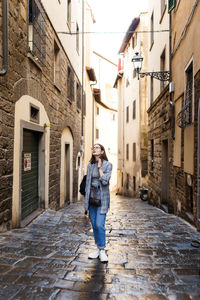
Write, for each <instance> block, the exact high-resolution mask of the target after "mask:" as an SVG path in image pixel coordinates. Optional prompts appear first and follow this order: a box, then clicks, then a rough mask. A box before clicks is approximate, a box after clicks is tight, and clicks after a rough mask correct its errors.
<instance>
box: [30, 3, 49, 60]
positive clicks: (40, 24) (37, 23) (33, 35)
mask: <svg viewBox="0 0 200 300" xmlns="http://www.w3.org/2000/svg"><path fill="white" fill-rule="evenodd" d="M44 14H45V12H44V9H43V6H42V5H41V2H40V1H39V0H38V1H37V2H36V0H29V15H28V20H29V24H28V47H29V52H30V53H31V54H32V55H33V56H34V57H35V58H36V59H37V60H38V61H39V62H40V63H41V64H44V62H45V56H46V32H45V27H46V24H45V17H44Z"/></svg>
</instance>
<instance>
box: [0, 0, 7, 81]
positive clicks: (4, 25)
mask: <svg viewBox="0 0 200 300" xmlns="http://www.w3.org/2000/svg"><path fill="white" fill-rule="evenodd" d="M2 34H3V63H2V67H3V68H2V70H0V76H4V75H5V74H6V73H7V71H8V0H2Z"/></svg>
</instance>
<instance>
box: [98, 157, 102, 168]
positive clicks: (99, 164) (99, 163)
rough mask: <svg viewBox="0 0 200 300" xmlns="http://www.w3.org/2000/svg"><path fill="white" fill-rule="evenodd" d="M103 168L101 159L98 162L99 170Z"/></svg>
mask: <svg viewBox="0 0 200 300" xmlns="http://www.w3.org/2000/svg"><path fill="white" fill-rule="evenodd" d="M101 167H102V160H101V158H100V157H99V160H98V169H100V168H101Z"/></svg>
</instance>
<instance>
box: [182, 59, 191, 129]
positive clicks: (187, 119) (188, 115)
mask: <svg viewBox="0 0 200 300" xmlns="http://www.w3.org/2000/svg"><path fill="white" fill-rule="evenodd" d="M185 78H186V84H185V95H184V100H185V106H187V109H186V113H185V123H186V124H190V123H191V122H192V103H193V62H191V64H190V65H189V67H188V68H187V69H186V71H185Z"/></svg>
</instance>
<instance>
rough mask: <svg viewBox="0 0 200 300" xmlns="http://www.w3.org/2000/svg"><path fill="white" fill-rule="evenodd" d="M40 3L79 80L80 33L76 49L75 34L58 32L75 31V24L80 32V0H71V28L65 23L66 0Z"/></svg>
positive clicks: (80, 77) (80, 76) (80, 69)
mask: <svg viewBox="0 0 200 300" xmlns="http://www.w3.org/2000/svg"><path fill="white" fill-rule="evenodd" d="M42 4H43V5H44V8H45V10H46V12H47V14H48V16H49V18H50V21H51V22H52V24H53V27H54V29H55V31H56V32H57V33H58V37H59V38H60V41H61V42H62V45H63V47H64V49H65V51H66V53H67V55H68V57H69V60H70V62H71V64H72V66H73V68H74V71H75V73H76V74H77V76H78V78H79V80H80V82H81V81H82V80H81V79H82V67H81V66H82V46H81V45H82V35H81V34H80V35H79V51H78V52H77V50H76V34H74V35H73V34H72V35H70V34H63V33H59V32H66V33H70V32H71V33H75V32H76V24H78V27H79V32H82V1H80V0H73V1H71V28H69V26H68V24H67V1H60V2H59V1H49V0H42Z"/></svg>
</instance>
